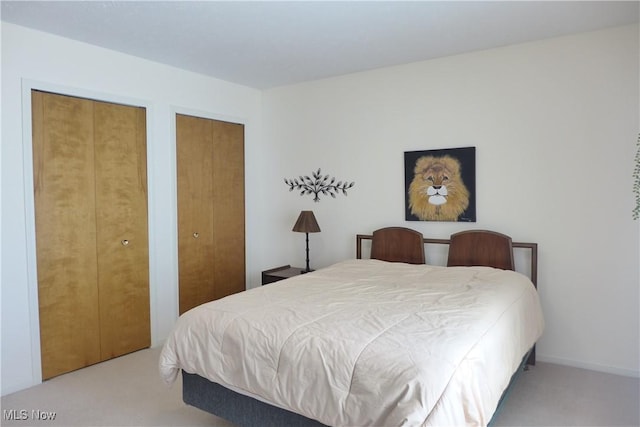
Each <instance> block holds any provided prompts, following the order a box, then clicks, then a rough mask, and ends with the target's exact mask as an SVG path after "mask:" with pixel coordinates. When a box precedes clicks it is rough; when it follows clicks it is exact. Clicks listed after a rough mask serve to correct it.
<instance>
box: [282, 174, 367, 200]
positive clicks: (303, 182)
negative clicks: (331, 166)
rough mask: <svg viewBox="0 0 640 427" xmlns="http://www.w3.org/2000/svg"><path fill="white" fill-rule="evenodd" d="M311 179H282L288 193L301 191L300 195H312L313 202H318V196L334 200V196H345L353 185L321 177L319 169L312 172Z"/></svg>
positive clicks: (305, 177) (326, 176)
mask: <svg viewBox="0 0 640 427" xmlns="http://www.w3.org/2000/svg"><path fill="white" fill-rule="evenodd" d="M311 175H312V177H313V178H312V177H310V176H308V175H305V176H299V177H298V178H292V179H287V178H285V179H284V182H285V184H287V185H288V186H289V191H293V190H302V191H300V195H301V196H304V195H305V194H313V195H314V198H313V201H314V202H319V201H320V194H324V195H325V196H331V197H333V198H334V199H335V197H336V194H339V193H340V192H342V194H344V195H345V196H346V195H347V190H348V189H350V188H351V187H353V186H354V185H355V182H347V181H344V182H343V181H338V182H337V183H336V179H335V178H331V179H329V175H325V176H322V173H321V172H320V169H318V171H317V172H313V173H312V174H311Z"/></svg>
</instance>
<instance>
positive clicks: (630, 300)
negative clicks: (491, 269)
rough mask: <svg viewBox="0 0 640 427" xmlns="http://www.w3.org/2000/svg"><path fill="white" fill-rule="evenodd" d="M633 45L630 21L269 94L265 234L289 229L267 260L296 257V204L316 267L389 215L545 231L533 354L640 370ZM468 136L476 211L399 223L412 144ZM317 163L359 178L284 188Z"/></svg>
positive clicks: (395, 219)
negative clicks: (312, 216)
mask: <svg viewBox="0 0 640 427" xmlns="http://www.w3.org/2000/svg"><path fill="white" fill-rule="evenodd" d="M638 52H639V46H638V27H637V26H632V27H624V28H618V29H613V30H608V31H602V32H594V33H587V34H581V35H575V36H570V37H563V38H556V39H549V40H544V41H539V42H535V43H528V44H523V45H516V46H510V47H504V48H500V49H493V50H487V51H482V52H476V53H470V54H465V55H459V56H455V57H448V58H444V59H437V60H431V61H426V62H421V63H415V64H409V65H404V66H399V67H393V68H386V69H381V70H375V71H370V72H365V73H359V74H353V75H347V76H343V77H339V78H333V79H327V80H322V81H315V82H311V83H306V84H300V85H296V86H289V87H283V88H278V89H274V90H270V91H267V92H265V94H264V116H263V123H264V130H265V134H264V138H265V145H266V146H268V147H269V149H270V150H272V152H273V153H277V155H275V154H274V156H273V157H272V158H271V159H270V162H271V163H272V164H271V168H270V173H269V174H268V175H266V176H265V178H264V179H265V180H267V182H266V185H267V186H268V187H269V188H272V189H273V191H272V192H270V193H269V194H270V201H271V203H270V204H272V205H274V206H277V207H278V208H277V209H266V210H265V214H266V217H265V219H264V221H265V222H264V224H267V223H269V224H272V226H271V227H270V228H269V227H264V228H263V227H260V229H259V230H260V231H259V235H260V236H262V237H261V240H263V241H272V242H276V241H280V242H283V241H286V240H288V241H289V242H290V243H289V245H288V247H283V250H282V251H281V252H277V251H275V252H271V253H268V254H266V253H265V259H264V260H265V262H266V263H267V264H269V265H278V264H283V263H292V264H296V265H303V262H304V236H301V235H295V234H296V233H291V232H290V229H291V226H292V225H293V223H294V221H295V218H296V216H297V214H298V212H299V210H301V209H313V210H314V211H315V213H316V217H317V219H318V222H319V224H320V227H321V228H322V232H321V233H319V234H312V235H310V246H311V260H312V266H315V267H316V268H317V267H321V266H323V265H327V264H329V263H332V262H334V261H337V260H339V259H342V258H345V257H353V256H354V238H353V236H354V235H355V234H356V233H369V232H371V231H373V230H374V229H376V228H378V227H381V226H387V225H404V226H409V227H412V228H414V229H417V230H419V231H421V232H422V233H423V234H424V235H425V236H429V237H448V236H449V235H450V234H451V233H452V232H455V231H459V230H462V229H468V228H487V229H493V230H497V231H501V232H503V233H506V234H509V235H511V236H512V237H513V238H514V240H517V241H532V242H538V243H539V256H540V259H539V263H540V264H539V290H540V296H541V299H542V305H543V309H544V314H545V316H546V323H547V327H546V331H545V334H544V337H543V338H542V340H541V341H540V343H539V345H538V356H539V358H540V359H541V360H547V361H553V362H559V363H564V364H571V365H575V366H581V367H588V368H593V369H598V370H603V371H609V372H614V373H620V374H625V375H632V376H638V373H639V365H638V363H639V354H638V349H639V347H640V345H639V336H640V333H639V318H638V313H639V293H638V288H639V276H638V263H639V262H640V256H639V249H638V248H639V235H640V232H639V224H640V221H633V220H632V219H631V210H632V209H633V193H632V177H631V174H632V171H633V157H634V153H635V143H636V140H637V137H638V132H639V106H638V104H639V101H638V95H639V70H638V61H639V57H638V55H639V53H638ZM327 60H330V58H327ZM464 146H475V147H477V149H476V150H477V159H476V161H477V166H476V167H477V183H476V186H477V218H478V220H477V222H476V223H460V224H457V223H433V222H406V221H404V211H403V203H404V181H403V180H404V177H403V152H404V151H410V150H424V149H437V148H448V147H464ZM319 167H321V168H322V171H323V173H328V174H330V175H331V176H335V177H336V178H338V179H347V180H349V181H351V180H353V181H355V182H356V185H355V187H354V188H353V189H352V190H351V192H350V194H349V195H348V196H347V197H344V196H338V197H337V198H336V199H332V198H326V197H325V198H323V199H322V200H321V201H320V202H319V203H313V202H312V201H311V198H310V197H309V196H305V197H300V196H299V195H298V194H297V193H289V192H288V191H287V188H286V186H285V185H284V183H283V182H282V180H283V178H285V177H287V178H290V177H296V176H298V175H301V174H310V173H311V172H312V171H313V170H316V169H317V168H319ZM276 190H277V191H276ZM283 239H286V240H283ZM283 254H284V255H285V256H284V257H283ZM265 266H266V265H265Z"/></svg>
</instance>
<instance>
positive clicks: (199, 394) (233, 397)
mask: <svg viewBox="0 0 640 427" xmlns="http://www.w3.org/2000/svg"><path fill="white" fill-rule="evenodd" d="M182 399H183V400H184V403H186V404H187V405H191V406H195V407H196V408H199V409H202V410H204V411H207V412H209V413H211V414H214V415H216V416H218V417H220V418H224V419H225V420H228V421H231V422H232V423H234V424H236V425H237V426H241V427H249V426H253V427H326V426H325V425H324V424H321V423H319V422H318V421H315V420H312V419H309V418H307V417H303V416H302V415H299V414H296V413H294V412H290V411H287V410H285V409H281V408H277V407H275V406H271V405H268V404H266V403H264V402H261V401H259V400H257V399H254V398H252V397H248V396H245V395H242V394H240V393H236V392H235V391H232V390H229V389H228V388H225V387H223V386H221V385H220V384H216V383H214V382H211V381H209V380H208V379H206V378H203V377H201V376H199V375H196V374H188V373H186V372H184V371H182Z"/></svg>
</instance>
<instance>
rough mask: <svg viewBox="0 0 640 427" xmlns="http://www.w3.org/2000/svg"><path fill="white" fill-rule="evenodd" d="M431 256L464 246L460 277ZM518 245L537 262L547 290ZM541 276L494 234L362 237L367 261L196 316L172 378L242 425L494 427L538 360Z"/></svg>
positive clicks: (176, 342)
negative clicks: (519, 268)
mask: <svg viewBox="0 0 640 427" xmlns="http://www.w3.org/2000/svg"><path fill="white" fill-rule="evenodd" d="M369 240H370V241H371V250H370V258H369V259H363V257H362V253H363V250H362V244H363V241H369ZM425 244H447V245H450V247H449V257H448V262H447V264H448V265H447V266H446V267H444V266H434V265H429V264H428V260H427V259H425V254H424V247H425ZM514 247H516V248H518V247H521V248H526V249H529V250H530V252H531V256H530V259H531V279H533V280H530V279H529V278H527V277H526V276H524V275H522V274H520V273H517V272H515V271H514V263H513V248H514ZM493 265H499V266H500V268H496V267H494V266H493ZM536 268H537V245H536V244H535V243H516V242H512V241H511V238H509V237H508V236H505V235H502V234H500V233H495V232H491V231H484V230H474V231H466V232H463V233H457V234H454V235H452V236H451V238H450V239H424V238H423V237H422V235H421V234H420V233H418V232H416V231H414V230H410V229H407V228H403V227H388V228H383V229H380V230H376V231H375V232H374V233H373V234H371V235H357V236H356V258H355V259H351V260H346V261H342V262H338V263H336V264H334V265H332V266H329V267H326V268H322V269H319V270H316V271H314V272H312V273H307V274H302V275H300V276H297V277H293V278H290V279H286V280H282V281H280V282H276V283H273V284H269V285H266V286H262V287H260V288H255V289H251V290H248V291H246V292H242V293H240V294H235V295H232V296H229V297H226V298H223V299H220V300H217V301H213V302H210V303H207V304H203V305H201V306H199V307H196V308H194V309H192V310H190V311H189V312H187V313H184V314H183V315H182V316H181V317H180V318H179V319H178V322H177V323H176V326H175V329H174V331H173V333H172V334H171V335H170V337H169V338H168V339H167V341H166V343H165V345H164V347H163V350H162V353H161V356H160V373H161V376H162V377H163V379H164V380H165V382H167V383H168V384H171V383H173V382H174V381H175V380H176V379H177V377H178V375H180V373H182V380H183V399H184V401H185V402H186V403H187V404H190V405H193V406H195V407H198V408H200V409H204V410H206V411H208V412H211V413H214V414H215V415H218V416H220V417H222V418H225V419H228V420H230V421H231V422H233V423H235V424H237V425H241V426H250V425H252V426H322V425H331V426H364V425H372V426H374V425H375V426H396V425H397V426H399V425H407V426H414V425H418V426H422V425H424V426H428V425H438V426H440V425H488V424H489V423H490V420H491V419H492V417H493V415H494V414H495V412H496V410H497V408H498V405H499V403H500V401H501V398H502V396H503V395H504V393H505V390H507V388H508V386H509V384H510V382H511V381H512V377H513V376H514V373H517V372H518V371H519V369H520V367H521V366H522V365H523V363H524V361H526V360H529V362H530V363H534V361H535V360H534V355H533V353H532V349H533V348H534V345H535V342H536V341H537V340H538V338H539V337H540V336H541V334H542V330H543V327H544V321H543V318H542V314H541V310H540V304H539V300H538V295H537V292H536V288H535V286H534V282H535V280H536V273H535V272H536Z"/></svg>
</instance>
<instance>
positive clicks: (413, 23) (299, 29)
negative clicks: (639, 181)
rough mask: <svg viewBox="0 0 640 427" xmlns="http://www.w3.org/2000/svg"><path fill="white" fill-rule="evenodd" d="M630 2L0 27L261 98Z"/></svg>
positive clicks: (548, 29)
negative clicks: (119, 55) (261, 92)
mask: <svg viewBox="0 0 640 427" xmlns="http://www.w3.org/2000/svg"><path fill="white" fill-rule="evenodd" d="M639 4H640V2H638V1H621V2H617V1H602V2H601V1H566V2H565V1H531V2H530V1H502V2H494V1H468V2H467V1H407V2H404V1H289V2H279V1H257V2H249V1H164V2H158V1H5V0H2V3H1V18H2V21H6V22H10V23H14V24H17V25H21V26H24V27H29V28H33V29H37V30H41V31H45V32H48V33H53V34H57V35H60V36H63V37H67V38H70V39H75V40H79V41H82V42H86V43H90V44H93V45H97V46H102V47H105V48H108V49H112V50H116V51H120V52H124V53H128V54H131V55H135V56H138V57H141V58H146V59H149V60H152V61H156V62H160V63H163V64H168V65H172V66H175V67H179V68H182V69H185V70H190V71H195V72H198V73H201V74H205V75H209V76H212V77H216V78H219V79H222V80H226V81H229V82H234V83H238V84H241V85H245V86H249V87H253V88H257V89H267V88H272V87H276V86H282V85H288V84H294V83H299V82H304V81H310V80H316V79H321V78H325V77H331V76H337V75H342V74H348V73H353V72H358V71H364V70H370V69H375V68H380V67H386V66H392V65H398V64H405V63H410V62H416V61H423V60H427V59H432V58H437V57H443V56H449V55H455V54H460V53H464V52H470V51H474V50H481V49H489V48H494V47H499V46H506V45H510V44H515V43H522V42H527V41H532V40H539V39H544V38H549V37H556V36H561V35H566V34H571V33H577V32H584V31H592V30H598V29H603V28H607V27H613V26H619V25H626V24H631V23H634V22H638V17H639V14H640V12H639Z"/></svg>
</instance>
